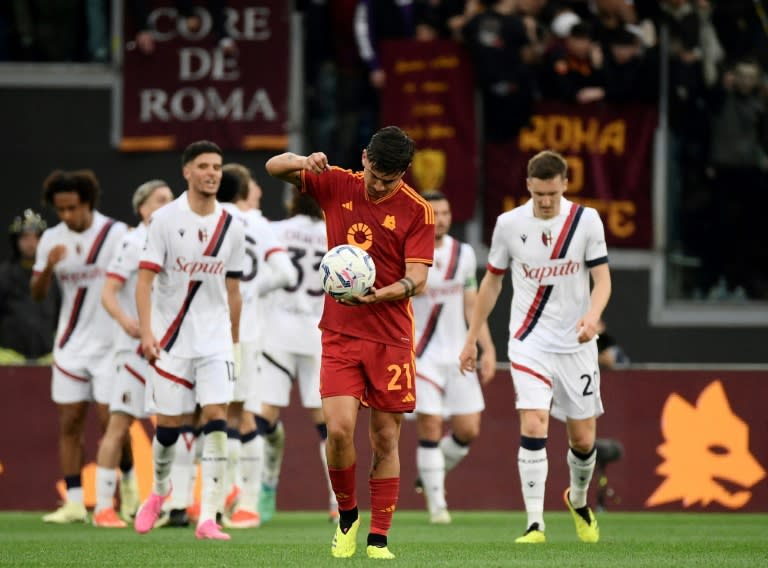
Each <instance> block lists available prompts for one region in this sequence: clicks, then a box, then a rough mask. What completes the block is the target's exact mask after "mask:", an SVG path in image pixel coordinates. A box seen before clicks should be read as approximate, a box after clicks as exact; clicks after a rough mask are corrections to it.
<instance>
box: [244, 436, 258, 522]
mask: <svg viewBox="0 0 768 568" xmlns="http://www.w3.org/2000/svg"><path fill="white" fill-rule="evenodd" d="M263 467H264V436H256V437H255V438H253V439H251V440H248V441H247V442H243V444H242V448H241V450H240V477H241V482H240V504H239V506H238V508H240V509H246V510H248V511H251V512H253V513H255V512H256V511H258V510H259V497H260V496H261V476H262V469H263Z"/></svg>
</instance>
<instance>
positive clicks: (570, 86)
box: [540, 22, 605, 104]
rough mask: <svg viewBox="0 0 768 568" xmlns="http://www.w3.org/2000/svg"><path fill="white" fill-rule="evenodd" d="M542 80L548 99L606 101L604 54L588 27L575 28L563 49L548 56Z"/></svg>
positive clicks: (585, 101) (583, 101)
mask: <svg viewBox="0 0 768 568" xmlns="http://www.w3.org/2000/svg"><path fill="white" fill-rule="evenodd" d="M540 80H541V91H542V94H543V95H544V96H545V97H548V98H552V99H561V100H564V101H568V102H575V103H582V104H583V103H591V102H595V101H601V100H603V99H604V98H605V76H604V73H603V51H602V49H601V48H600V45H599V44H597V43H596V42H594V41H592V30H591V28H590V26H589V25H588V24H585V23H583V22H579V23H577V24H574V25H573V26H571V29H570V32H569V33H568V37H566V38H565V41H564V42H563V48H562V49H554V50H553V51H551V52H550V53H548V54H547V57H546V58H545V62H544V65H543V69H542V72H541V75H540Z"/></svg>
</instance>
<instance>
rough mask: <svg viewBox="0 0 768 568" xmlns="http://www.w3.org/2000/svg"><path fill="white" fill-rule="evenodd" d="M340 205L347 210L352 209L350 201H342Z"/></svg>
mask: <svg viewBox="0 0 768 568" xmlns="http://www.w3.org/2000/svg"><path fill="white" fill-rule="evenodd" d="M341 206H342V207H343V208H344V209H346V210H347V211H352V202H351V201H347V202H346V203H342V204H341Z"/></svg>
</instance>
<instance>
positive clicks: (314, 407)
mask: <svg viewBox="0 0 768 568" xmlns="http://www.w3.org/2000/svg"><path fill="white" fill-rule="evenodd" d="M296 368H297V369H298V373H297V374H298V383H299V392H300V394H301V404H302V406H303V407H304V408H306V409H308V410H309V413H310V416H311V417H312V422H313V423H314V424H315V428H317V432H318V434H319V435H320V461H321V462H322V464H323V472H324V474H325V481H326V485H327V487H328V520H329V521H331V522H338V521H339V503H338V501H336V495H335V493H334V492H333V487H331V478H330V477H329V476H328V457H327V455H326V446H327V440H328V426H327V425H326V423H325V416H324V415H323V409H322V400H321V399H320V355H319V354H318V355H298V356H297V366H296Z"/></svg>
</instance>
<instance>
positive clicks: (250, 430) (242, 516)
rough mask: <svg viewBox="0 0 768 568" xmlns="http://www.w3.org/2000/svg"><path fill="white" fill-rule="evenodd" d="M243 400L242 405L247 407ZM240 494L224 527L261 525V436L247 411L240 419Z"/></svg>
mask: <svg viewBox="0 0 768 568" xmlns="http://www.w3.org/2000/svg"><path fill="white" fill-rule="evenodd" d="M248 404H249V403H248V401H246V408H250V406H248ZM240 439H241V440H242V448H241V450H240V495H239V498H238V501H237V508H236V509H235V510H234V511H233V512H232V515H231V516H230V517H229V518H226V517H225V518H224V523H223V524H224V526H225V527H228V528H234V529H246V528H256V527H258V526H260V525H261V516H260V514H259V497H260V495H261V477H262V471H261V470H262V467H263V464H264V437H263V436H261V433H260V432H259V430H258V428H257V426H256V417H255V415H254V414H253V413H252V412H249V411H248V410H246V411H244V412H243V415H242V417H241V420H240Z"/></svg>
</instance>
